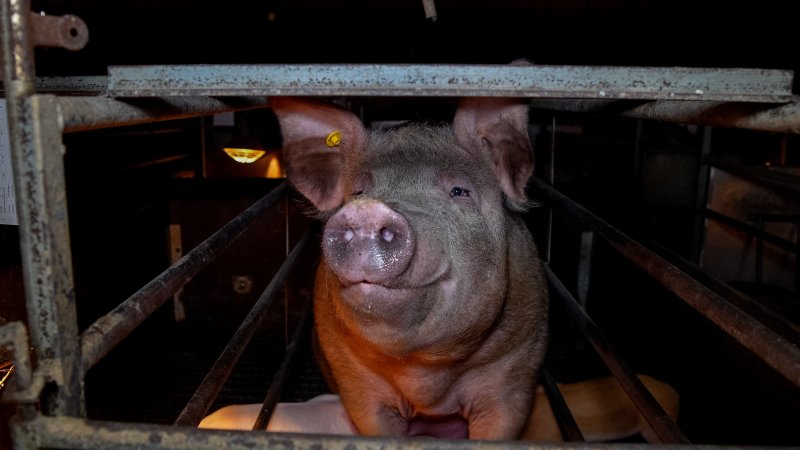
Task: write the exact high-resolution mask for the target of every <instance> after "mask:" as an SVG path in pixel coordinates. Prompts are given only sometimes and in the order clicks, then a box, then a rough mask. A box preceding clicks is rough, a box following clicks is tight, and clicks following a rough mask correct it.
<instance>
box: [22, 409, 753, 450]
mask: <svg viewBox="0 0 800 450" xmlns="http://www.w3.org/2000/svg"><path fill="white" fill-rule="evenodd" d="M11 426H12V433H13V435H14V438H15V442H20V443H22V442H25V443H30V444H31V445H29V446H28V447H20V448H31V449H33V448H48V449H85V450H92V449H98V450H99V449H105V450H116V449H140V450H145V449H152V450H156V449H164V450H183V449H187V450H188V449H192V450H206V449H208V450H212V449H213V450H224V449H229V450H237V449H247V450H251V449H254V448H258V449H294V450H305V449H308V450H311V449H314V450H323V449H335V450H345V449H347V450H368V449H386V450H388V449H410V450H427V449H430V450H434V449H438V450H456V449H465V450H466V449H476V450H477V449H481V450H495V449H550V450H555V449H561V448H563V449H597V450H609V449H614V448H621V449H629V450H638V449H651V448H653V446H652V444H638V443H620V444H606V443H603V444H592V443H569V444H543V443H536V442H523V441H513V442H512V441H496V442H492V441H468V440H447V439H428V438H405V439H404V438H385V437H381V438H377V437H367V436H335V435H313V434H297V433H270V432H263V431H221V430H208V429H196V428H193V427H184V426H172V425H148V424H134V423H122V422H101V421H91V420H82V419H75V418H71V417H44V416H38V417H36V418H34V419H32V420H30V421H18V420H12V424H11ZM659 448H663V449H671V448H675V449H679V448H686V446H685V445H669V444H661V445H659ZM692 448H693V449H696V450H705V449H709V450H710V449H716V450H718V449H719V447H718V446H711V445H694V446H692ZM726 448H729V449H734V448H748V449H757V448H768V447H757V446H748V447H736V446H726Z"/></svg>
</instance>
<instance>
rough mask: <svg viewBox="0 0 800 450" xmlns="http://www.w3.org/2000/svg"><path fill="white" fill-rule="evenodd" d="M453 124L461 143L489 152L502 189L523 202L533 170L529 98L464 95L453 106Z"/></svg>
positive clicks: (470, 147)
mask: <svg viewBox="0 0 800 450" xmlns="http://www.w3.org/2000/svg"><path fill="white" fill-rule="evenodd" d="M453 127H454V128H455V132H456V137H457V138H458V141H459V143H461V145H463V146H464V147H466V148H467V149H468V150H470V151H472V150H473V149H479V150H481V151H483V152H486V153H487V154H488V155H489V157H490V160H491V163H492V169H493V170H494V173H495V175H496V176H497V179H498V180H499V181H500V187H501V188H502V189H503V192H505V194H506V195H507V196H508V197H509V198H510V199H511V200H513V201H515V202H519V203H520V204H524V203H525V202H526V201H527V197H526V196H525V186H526V185H527V184H528V180H529V179H530V177H531V174H533V149H532V147H531V141H530V137H529V136H528V102H527V101H526V100H525V99H514V98H499V97H485V98H477V97H476V98H473V97H470V98H465V99H463V100H462V101H461V103H460V104H459V106H458V109H457V110H456V114H455V118H454V119H453Z"/></svg>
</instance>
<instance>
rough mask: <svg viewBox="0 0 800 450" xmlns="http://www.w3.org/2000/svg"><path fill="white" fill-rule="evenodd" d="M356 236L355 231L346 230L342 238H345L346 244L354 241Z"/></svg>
mask: <svg viewBox="0 0 800 450" xmlns="http://www.w3.org/2000/svg"><path fill="white" fill-rule="evenodd" d="M355 235H356V233H355V231H353V229H352V228H348V229H346V230H344V234H343V235H342V237H344V240H345V241H346V242H350V241H352V240H353V237H355Z"/></svg>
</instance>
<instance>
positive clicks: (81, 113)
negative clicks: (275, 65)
mask: <svg viewBox="0 0 800 450" xmlns="http://www.w3.org/2000/svg"><path fill="white" fill-rule="evenodd" d="M59 103H60V107H61V111H62V115H63V117H64V131H65V132H74V131H86V130H95V129H99V128H108V127H114V126H120V125H134V124H140V123H148V122H157V121H163V120H174V119H185V118H189V117H198V116H205V115H211V114H218V113H223V112H230V111H244V110H249V109H257V108H265V107H267V105H268V99H267V98H266V97H225V98H210V97H171V98H140V99H128V100H125V101H122V100H114V99H111V98H106V97H61V98H60V99H59Z"/></svg>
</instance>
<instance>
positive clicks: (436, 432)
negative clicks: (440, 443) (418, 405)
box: [408, 414, 469, 439]
mask: <svg viewBox="0 0 800 450" xmlns="http://www.w3.org/2000/svg"><path fill="white" fill-rule="evenodd" d="M408 435H409V436H428V437H435V438H442V439H467V438H468V437H469V422H467V419H465V418H464V417H463V416H462V415H460V414H449V415H446V416H425V415H417V416H414V417H413V418H412V419H411V420H409V421H408Z"/></svg>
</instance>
